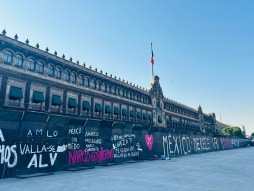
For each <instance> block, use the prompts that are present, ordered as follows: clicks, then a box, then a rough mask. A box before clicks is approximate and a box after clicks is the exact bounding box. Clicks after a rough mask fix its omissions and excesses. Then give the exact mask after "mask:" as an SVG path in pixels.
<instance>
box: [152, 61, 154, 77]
mask: <svg viewBox="0 0 254 191" xmlns="http://www.w3.org/2000/svg"><path fill="white" fill-rule="evenodd" d="M152 75H153V76H154V74H153V64H152Z"/></svg>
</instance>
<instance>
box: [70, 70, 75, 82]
mask: <svg viewBox="0 0 254 191" xmlns="http://www.w3.org/2000/svg"><path fill="white" fill-rule="evenodd" d="M71 82H72V83H76V74H75V73H73V72H72V73H71Z"/></svg>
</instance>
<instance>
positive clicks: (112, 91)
mask: <svg viewBox="0 0 254 191" xmlns="http://www.w3.org/2000/svg"><path fill="white" fill-rule="evenodd" d="M111 93H112V94H116V89H115V87H114V86H112V87H111Z"/></svg>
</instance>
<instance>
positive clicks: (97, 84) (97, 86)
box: [96, 81, 101, 90]
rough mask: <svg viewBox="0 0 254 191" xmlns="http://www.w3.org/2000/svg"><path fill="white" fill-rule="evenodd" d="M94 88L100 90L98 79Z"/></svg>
mask: <svg viewBox="0 0 254 191" xmlns="http://www.w3.org/2000/svg"><path fill="white" fill-rule="evenodd" d="M96 89H97V90H101V82H100V81H97V83H96Z"/></svg>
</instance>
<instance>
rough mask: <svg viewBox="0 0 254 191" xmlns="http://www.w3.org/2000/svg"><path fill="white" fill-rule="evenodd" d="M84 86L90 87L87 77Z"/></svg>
mask: <svg viewBox="0 0 254 191" xmlns="http://www.w3.org/2000/svg"><path fill="white" fill-rule="evenodd" d="M84 86H86V87H89V78H88V77H85V80H84Z"/></svg>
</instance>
